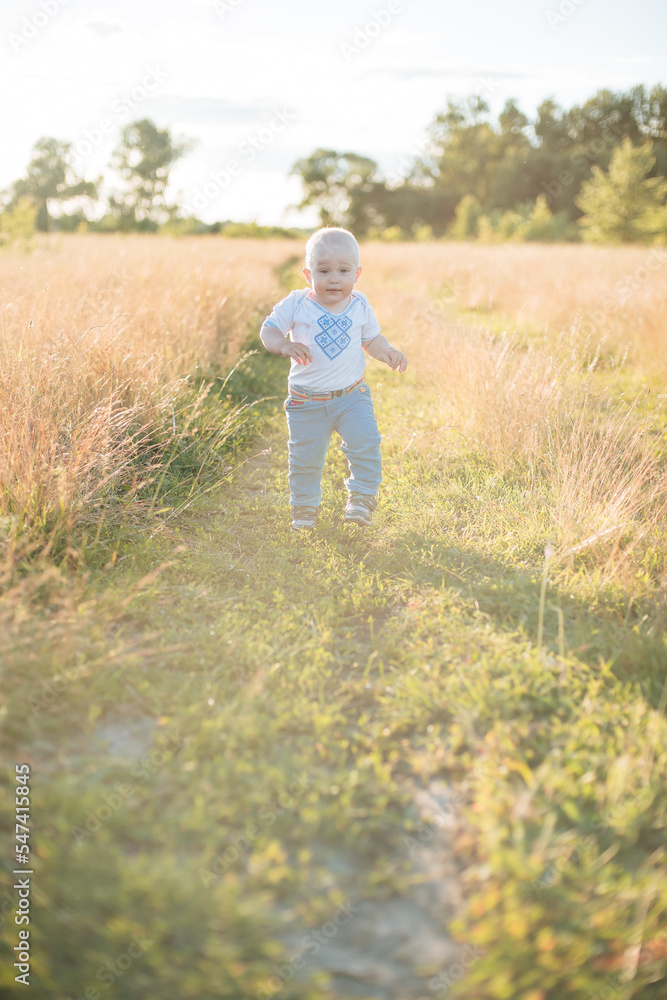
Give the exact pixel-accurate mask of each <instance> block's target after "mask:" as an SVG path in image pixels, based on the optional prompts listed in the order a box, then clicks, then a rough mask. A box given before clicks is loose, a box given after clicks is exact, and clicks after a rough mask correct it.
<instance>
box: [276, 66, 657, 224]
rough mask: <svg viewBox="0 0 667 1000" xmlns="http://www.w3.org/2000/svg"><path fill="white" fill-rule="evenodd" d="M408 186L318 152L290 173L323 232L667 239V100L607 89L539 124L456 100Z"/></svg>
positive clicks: (551, 111) (368, 163)
mask: <svg viewBox="0 0 667 1000" xmlns="http://www.w3.org/2000/svg"><path fill="white" fill-rule="evenodd" d="M403 166H404V172H403V175H402V176H401V177H393V178H392V177H386V176H383V175H382V173H381V172H380V170H379V168H378V164H377V163H376V162H375V161H374V160H372V159H370V158H368V157H365V156H361V155H359V154H357V153H351V152H345V153H340V152H336V151H334V150H329V149H318V150H316V151H315V152H314V153H313V154H312V155H311V156H309V157H308V158H307V159H303V160H299V161H298V162H297V163H296V164H295V167H294V173H296V174H297V175H299V176H300V177H301V179H302V182H303V186H304V197H303V199H302V201H301V204H300V206H299V207H306V206H310V205H313V206H316V207H317V208H318V210H319V214H320V220H321V222H322V224H323V225H343V226H346V227H347V228H350V229H352V230H353V231H354V232H355V233H357V234H360V235H362V236H363V235H371V236H377V235H379V236H382V235H384V237H385V238H387V237H389V238H397V239H400V238H402V239H405V238H423V237H428V236H431V235H433V236H436V237H447V236H449V237H451V238H458V239H469V238H475V237H477V238H480V239H487V240H493V239H513V238H514V239H540V240H550V239H551V240H554V239H579V238H582V237H583V238H585V239H589V240H591V241H599V242H608V241H612V242H613V241H618V242H621V241H633V240H635V241H646V242H653V241H662V240H667V208H666V207H665V204H666V202H667V181H666V180H665V178H666V176H667V90H665V88H663V87H661V86H656V87H653V88H652V89H650V90H647V89H646V88H645V87H644V86H641V85H640V86H637V87H634V88H632V89H631V90H630V91H628V92H626V93H613V92H612V91H609V90H600V91H598V92H597V93H596V94H595V95H594V96H593V97H591V98H590V99H589V100H587V101H586V102H585V103H584V104H581V105H574V106H573V107H572V108H570V109H569V110H568V109H563V108H561V107H559V106H558V105H557V104H556V103H555V102H554V101H553V100H551V99H549V100H545V101H543V102H542V103H541V104H540V106H539V107H538V109H537V112H536V115H535V117H534V118H533V119H532V120H531V119H530V118H529V117H528V116H527V115H525V114H524V113H523V112H522V111H521V110H520V108H519V107H518V106H517V104H516V103H515V102H514V101H513V100H509V101H507V102H506V104H505V106H504V108H503V110H502V111H501V112H500V114H499V115H498V118H497V120H494V119H493V117H492V116H491V113H490V110H489V106H488V103H487V102H486V101H485V100H484V99H483V98H482V97H480V96H473V97H470V98H467V99H465V100H460V101H456V100H450V101H449V102H448V104H447V107H446V109H445V110H444V111H442V112H441V113H440V114H438V115H437V116H436V118H435V121H434V122H433V123H432V125H431V127H430V129H429V130H428V133H427V135H426V136H425V138H424V141H423V142H422V143H420V144H419V148H418V149H416V150H415V151H413V154H412V156H411V157H410V158H409V159H408V160H407V161H405V160H404V163H403Z"/></svg>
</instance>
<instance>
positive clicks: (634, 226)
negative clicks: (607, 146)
mask: <svg viewBox="0 0 667 1000" xmlns="http://www.w3.org/2000/svg"><path fill="white" fill-rule="evenodd" d="M654 163H655V157H654V155H653V153H652V144H651V143H650V142H649V143H644V144H643V145H642V146H633V145H632V143H631V141H630V139H629V138H626V139H624V140H623V143H622V144H621V146H619V147H618V148H617V149H616V150H615V151H614V155H613V156H612V159H611V163H610V165H609V171H608V173H604V172H603V171H602V170H601V169H600V168H599V167H597V166H595V167H593V177H592V178H591V180H590V181H587V182H586V183H585V184H584V185H583V187H582V190H581V194H580V195H579V198H578V199H577V205H578V206H579V208H581V210H582V212H584V216H583V218H582V219H581V221H580V225H581V228H582V235H583V238H584V239H585V240H586V241H587V242H589V243H626V242H627V243H637V242H642V243H649V242H653V241H654V240H656V239H660V238H664V237H665V236H667V206H666V204H665V203H666V201H667V180H665V179H664V178H662V177H649V176H648V175H649V174H650V172H651V170H652V168H653V166H654Z"/></svg>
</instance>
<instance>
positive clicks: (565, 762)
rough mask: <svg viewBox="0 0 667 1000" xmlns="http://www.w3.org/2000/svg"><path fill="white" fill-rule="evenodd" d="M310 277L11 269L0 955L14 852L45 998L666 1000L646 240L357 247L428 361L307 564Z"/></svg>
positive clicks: (408, 379)
mask: <svg viewBox="0 0 667 1000" xmlns="http://www.w3.org/2000/svg"><path fill="white" fill-rule="evenodd" d="M300 256H301V246H300V245H299V244H298V243H295V242H292V241H287V240H285V241H279V240H273V241H257V242H253V241H249V240H248V241H246V240H234V239H223V238H219V237H207V238H181V239H176V238H174V239H170V238H167V237H153V236H146V237H141V236H131V237H121V236H100V237H96V236H92V235H81V236H71V237H57V236H56V237H53V236H52V237H48V238H43V239H41V240H40V241H39V242H38V244H37V245H36V246H35V248H34V249H33V250H32V252H29V253H22V252H19V251H18V250H13V251H9V250H5V251H3V252H2V253H0V276H1V282H2V288H3V296H2V301H0V355H1V357H2V382H1V383H0V384H1V387H2V388H1V392H2V405H1V408H0V413H1V418H0V419H1V421H2V446H1V449H0V482H1V484H2V491H1V493H0V579H1V591H0V623H1V627H2V645H3V650H2V688H3V698H2V705H1V707H0V712H1V713H2V723H3V725H2V731H3V733H2V744H3V758H4V760H5V761H6V767H5V769H4V774H3V782H2V792H1V794H2V800H3V801H2V812H1V816H2V824H3V829H4V830H5V832H6V833H7V837H6V838H5V840H6V843H7V844H8V847H7V850H6V851H5V852H4V856H3V861H2V863H3V875H4V876H5V877H4V878H3V890H2V895H1V897H0V924H1V925H2V926H1V928H0V947H1V948H2V951H3V955H4V957H7V958H9V956H10V955H14V954H16V953H15V952H13V951H12V949H14V948H15V946H16V945H17V944H18V941H19V937H18V933H19V927H18V926H17V925H16V924H15V922H14V912H15V909H16V907H17V905H18V904H17V898H18V897H17V895H16V892H15V890H14V889H12V886H13V885H14V881H15V876H14V875H13V874H12V873H13V871H14V869H15V868H17V867H20V862H16V861H15V856H16V851H17V849H18V847H17V845H18V843H19V842H20V843H28V844H29V846H30V855H29V857H30V865H31V868H30V870H32V871H34V874H33V875H31V876H30V889H31V893H30V925H29V928H30V956H31V958H30V986H31V988H32V989H31V994H32V996H34V997H36V998H37V1000H47V998H48V1000H66V998H81V997H84V998H85V1000H172V998H173V1000H195V998H196V1000H242V998H252V1000H267V998H271V997H276V998H278V1000H348V998H352V997H358V998H363V1000H371V998H381V1000H424V998H427V1000H431V998H437V997H442V996H445V995H446V996H447V997H448V998H450V997H453V998H458V1000H593V998H595V1000H597V998H600V1000H602V998H607V1000H608V998H611V1000H626V998H636V1000H664V998H665V997H667V931H666V929H665V928H666V927H667V879H666V878H665V856H666V850H667V849H666V846H665V829H666V827H667V791H666V790H667V780H666V779H667V723H666V721H665V706H666V701H667V673H666V669H665V668H666V667H667V643H666V640H665V624H666V621H667V616H666V609H667V562H666V560H667V523H666V520H665V503H666V501H667V471H666V467H665V456H666V450H667V419H666V407H665V403H666V401H667V388H666V377H667V334H666V333H665V329H666V325H667V281H666V280H665V275H666V274H667V248H664V247H663V248H660V247H656V248H654V249H652V250H651V249H649V248H632V247H622V248H602V247H586V246H579V245H563V246H547V245H530V244H517V245H494V246H483V245H472V244H456V243H438V242H433V243H423V244H417V243H412V244H382V243H368V244H366V245H364V246H362V264H363V266H364V271H363V274H362V278H361V282H360V285H359V287H360V289H361V290H362V291H364V292H366V294H367V295H368V296H369V299H370V301H371V302H372V303H373V305H374V308H375V311H376V314H377V316H378V319H379V321H380V323H381V325H382V327H383V332H385V333H386V335H387V336H388V338H389V340H390V341H392V343H394V344H395V345H396V346H399V347H400V348H401V349H402V350H404V351H405V353H406V354H407V356H408V359H409V365H410V366H409V368H408V371H407V373H406V374H405V375H404V376H400V375H398V374H397V373H393V372H391V371H390V370H389V369H388V368H387V367H386V366H381V365H380V364H379V363H377V362H375V361H369V365H368V368H367V380H368V382H369V384H370V386H371V389H372V393H373V398H374V402H375V405H376V411H377V414H378V421H379V424H380V429H381V432H382V433H383V435H384V437H383V445H382V450H383V462H384V483H383V487H382V490H381V503H380V507H379V509H378V511H377V513H376V515H374V522H373V526H372V528H370V529H367V530H365V529H360V528H359V529H357V528H356V527H353V526H350V527H348V528H345V526H344V525H343V524H342V516H341V515H342V508H343V506H344V499H345V492H344V487H343V482H342V480H343V478H344V474H345V464H344V461H343V457H342V455H341V453H340V452H339V451H338V450H337V449H336V448H333V447H332V450H331V452H330V455H329V459H328V464H327V469H326V471H325V480H324V482H325V489H324V501H323V514H322V516H321V518H320V523H319V526H318V529H317V531H316V532H315V534H314V535H313V536H312V537H309V538H308V539H307V540H304V539H303V538H302V537H300V536H299V537H298V538H297V537H295V536H294V535H292V534H291V533H290V532H289V530H288V525H289V519H288V508H287V503H288V491H287V467H286V429H285V420H284V415H283V412H282V400H283V398H284V395H285V384H286V375H287V366H286V362H285V361H284V359H279V358H275V357H273V356H269V355H268V354H267V353H266V352H265V351H263V349H262V347H261V345H260V343H259V340H258V336H257V335H258V331H259V326H260V324H261V321H262V318H263V317H264V316H265V315H266V314H267V313H268V312H269V311H270V308H271V306H272V304H273V303H274V302H276V301H277V300H278V299H279V298H281V297H282V296H283V295H285V294H286V292H287V290H289V289H290V288H292V287H301V285H302V284H303V282H302V278H301V275H300V266H301V261H300ZM15 762H16V763H17V764H19V765H22V764H29V766H30V782H29V788H30V794H29V798H30V803H31V806H30V817H29V823H28V826H29V829H30V838H29V840H27V839H25V838H24V840H22V841H15V840H14V811H15V793H14V791H13V788H14V785H13V783H12V782H13V779H14V763H15ZM21 787H25V786H24V785H22V786H21ZM21 817H22V821H21V824H20V825H21V828H22V827H23V825H24V820H25V819H26V816H25V814H24V813H21ZM17 831H18V828H17ZM22 853H23V854H25V853H26V852H25V851H24V852H22ZM24 867H25V866H24ZM14 960H15V959H11V958H10V959H9V961H7V962H5V963H4V964H3V969H2V972H1V973H0V976H1V978H0V991H1V993H2V996H3V997H7V998H14V997H19V996H22V995H23V993H22V990H23V989H24V987H23V985H22V983H20V982H16V981H15V976H16V975H17V974H18V971H17V968H14V967H12V963H13V961H14Z"/></svg>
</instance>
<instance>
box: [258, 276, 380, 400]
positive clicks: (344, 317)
mask: <svg viewBox="0 0 667 1000" xmlns="http://www.w3.org/2000/svg"><path fill="white" fill-rule="evenodd" d="M264 322H265V323H266V325H267V326H273V327H275V328H276V329H277V330H280V332H281V333H282V334H284V336H286V337H287V336H288V335H290V334H291V340H292V341H293V342H296V343H299V344H305V345H306V346H307V347H308V348H309V349H310V353H311V355H312V358H313V360H312V361H309V362H308V364H306V365H300V364H299V363H298V362H297V361H296V360H295V359H294V358H292V359H291V360H292V363H291V365H290V370H289V376H288V381H289V382H290V383H291V384H292V385H300V386H304V387H305V388H307V389H310V391H311V392H328V391H330V390H335V389H346V388H347V386H348V385H352V383H353V382H356V381H357V379H360V378H361V377H362V376H363V374H364V369H365V367H366V357H365V354H364V349H363V347H362V346H361V345H362V343H363V342H364V341H369V340H373V338H374V337H377V335H378V333H380V324H379V323H378V321H377V319H376V318H375V313H374V312H373V310H372V308H371V306H370V305H369V303H368V299H367V298H366V296H365V295H364V294H363V292H356V291H353V292H352V293H351V299H350V304H349V306H348V307H347V309H344V310H343V311H342V312H337V313H336V312H330V311H329V310H328V309H325V307H324V306H321V305H320V304H319V302H316V301H315V299H313V298H311V290H310V288H299V289H298V290H297V291H294V292H290V293H289V295H288V296H287V297H286V298H284V299H282V300H281V301H280V302H279V303H278V304H277V305H276V306H275V307H274V309H273V312H272V313H271V315H270V316H267V318H266V320H265V321H264Z"/></svg>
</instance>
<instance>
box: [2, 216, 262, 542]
mask: <svg viewBox="0 0 667 1000" xmlns="http://www.w3.org/2000/svg"><path fill="white" fill-rule="evenodd" d="M275 257H276V250H275V248H269V247H268V246H267V245H266V244H262V243H252V242H250V241H236V242H234V243H230V242H228V241H225V240H196V239H183V240H179V241H178V242H176V241H174V240H170V239H151V238H150V237H148V238H142V237H140V236H132V237H115V236H112V237H104V236H99V237H95V236H92V237H91V236H87V237H85V238H79V237H74V238H58V237H51V238H48V239H44V240H42V241H41V242H40V244H39V247H38V249H37V250H36V252H35V253H33V254H32V255H25V254H17V253H14V254H12V253H9V252H5V253H3V254H2V256H0V272H1V273H2V286H3V288H4V289H5V290H6V291H5V296H4V301H3V303H2V307H1V308H0V363H1V364H2V381H1V383H0V412H1V414H2V418H1V432H2V442H3V445H2V452H1V454H0V483H1V485H2V490H1V493H0V513H2V514H4V515H10V516H11V515H14V516H17V517H18V518H20V519H22V520H24V521H25V520H28V521H29V522H31V523H33V524H36V525H38V526H40V525H41V526H42V527H44V526H45V525H48V524H51V523H53V521H54V519H56V520H58V519H60V520H62V519H63V518H64V519H65V520H66V521H67V523H68V526H69V527H70V528H71V527H72V525H73V522H74V520H76V519H77V518H78V519H81V518H84V519H85V518H88V519H90V518H92V519H93V520H94V519H95V518H98V517H99V514H100V510H99V506H98V504H99V502H100V501H101V500H102V499H103V498H104V497H105V496H108V495H109V494H110V493H111V494H117V493H118V491H119V490H120V489H121V488H122V489H128V488H129V489H130V491H131V490H132V489H133V488H135V487H136V486H137V472H136V468H135V466H136V462H137V459H138V457H139V456H140V455H142V454H143V456H144V459H145V457H146V453H147V451H151V450H152V451H153V453H155V454H156V455H158V456H159V453H160V449H161V448H163V447H164V446H165V443H166V440H165V435H164V434H161V432H160V428H165V427H167V428H168V427H169V424H170V422H171V424H172V428H173V431H174V432H175V431H176V415H177V412H178V408H179V406H180V405H181V404H182V400H183V399H185V398H186V397H185V394H186V390H187V389H188V385H187V381H188V380H189V379H190V380H191V379H192V377H193V375H195V374H198V373H202V372H203V373H206V372H210V371H211V370H214V371H216V372H220V371H224V370H226V369H228V368H230V367H231V366H232V365H233V364H234V363H235V361H236V359H237V358H238V355H239V351H240V348H241V343H242V340H243V338H244V336H246V334H247V330H248V325H249V323H250V322H251V321H252V318H253V316H254V315H255V313H256V310H257V309H258V296H259V298H260V299H261V298H262V297H265V296H266V295H267V291H268V290H269V289H271V286H272V285H275V278H274V276H273V273H272V271H271V265H272V264H273V262H274V260H275ZM191 396H192V393H191V392H190V393H189V398H190V399H191ZM185 419H186V420H187V419H188V418H187V417H186V418H185ZM144 471H145V469H142V470H141V472H142V473H143V472H144Z"/></svg>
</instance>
